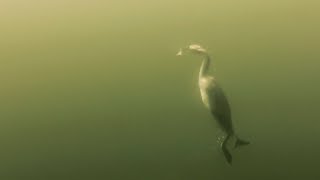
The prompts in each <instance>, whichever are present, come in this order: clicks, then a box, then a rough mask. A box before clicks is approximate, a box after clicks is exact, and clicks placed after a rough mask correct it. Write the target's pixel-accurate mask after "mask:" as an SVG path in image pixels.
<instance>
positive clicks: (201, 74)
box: [199, 54, 211, 79]
mask: <svg viewBox="0 0 320 180" xmlns="http://www.w3.org/2000/svg"><path fill="white" fill-rule="evenodd" d="M210 61H211V59H210V56H209V55H208V54H206V55H205V57H204V59H203V60H202V64H201V67H200V72H199V79H200V78H203V77H205V76H206V75H208V71H209V67H210Z"/></svg>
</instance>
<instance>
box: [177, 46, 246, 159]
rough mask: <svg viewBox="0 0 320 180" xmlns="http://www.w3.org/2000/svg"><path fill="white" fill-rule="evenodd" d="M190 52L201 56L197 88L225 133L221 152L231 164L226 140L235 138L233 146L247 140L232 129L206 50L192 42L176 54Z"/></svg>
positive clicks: (224, 100) (227, 106) (229, 115)
mask: <svg viewBox="0 0 320 180" xmlns="http://www.w3.org/2000/svg"><path fill="white" fill-rule="evenodd" d="M186 51H187V52H191V53H193V54H197V55H199V56H201V57H202V58H203V61H202V65H201V68H200V72H199V88H200V94H201V98H202V102H203V104H204V106H205V107H206V108H207V109H208V110H209V111H210V112H211V114H212V115H213V117H214V118H215V120H216V121H217V123H218V125H219V126H220V128H221V129H222V130H223V131H224V132H225V133H226V138H225V139H224V140H223V142H222V143H221V149H222V152H223V154H224V156H225V158H226V160H227V162H228V163H229V164H232V155H231V153H230V151H229V150H228V148H227V142H228V141H229V140H230V138H232V137H234V138H235V139H236V141H235V144H234V147H235V148H236V147H238V146H241V145H247V144H249V142H248V141H245V140H242V139H240V138H239V137H238V136H237V135H236V134H235V131H234V128H233V125H232V118H231V109H230V105H229V102H228V100H227V97H226V95H225V94H224V92H223V90H222V88H221V87H220V86H219V83H218V82H217V80H216V78H215V77H213V76H210V75H209V73H208V71H209V67H210V62H211V58H210V55H209V54H208V53H207V50H206V49H204V48H203V47H201V46H200V45H197V44H192V45H190V46H187V47H185V48H181V49H180V51H179V52H178V53H177V56H181V55H183V54H184V52H186Z"/></svg>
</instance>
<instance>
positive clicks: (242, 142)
mask: <svg viewBox="0 0 320 180" xmlns="http://www.w3.org/2000/svg"><path fill="white" fill-rule="evenodd" d="M248 144H250V142H249V141H245V140H242V139H240V138H238V137H236V142H235V143H234V148H237V147H240V146H244V145H248Z"/></svg>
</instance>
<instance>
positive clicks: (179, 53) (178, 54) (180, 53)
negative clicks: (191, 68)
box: [176, 48, 182, 56]
mask: <svg viewBox="0 0 320 180" xmlns="http://www.w3.org/2000/svg"><path fill="white" fill-rule="evenodd" d="M176 56H182V48H180V50H179V52H178V53H177V54H176Z"/></svg>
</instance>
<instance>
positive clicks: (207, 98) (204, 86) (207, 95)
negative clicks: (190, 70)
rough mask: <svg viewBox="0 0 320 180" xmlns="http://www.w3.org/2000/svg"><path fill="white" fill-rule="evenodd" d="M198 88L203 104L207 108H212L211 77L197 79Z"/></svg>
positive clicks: (212, 82) (212, 90) (213, 83)
mask: <svg viewBox="0 0 320 180" xmlns="http://www.w3.org/2000/svg"><path fill="white" fill-rule="evenodd" d="M199 87H200V93H201V99H202V102H203V104H204V105H205V106H206V107H207V108H208V109H211V108H213V106H214V104H212V103H213V102H214V101H212V98H213V97H214V96H212V93H214V87H215V80H214V78H213V77H210V76H207V77H202V78H199Z"/></svg>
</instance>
